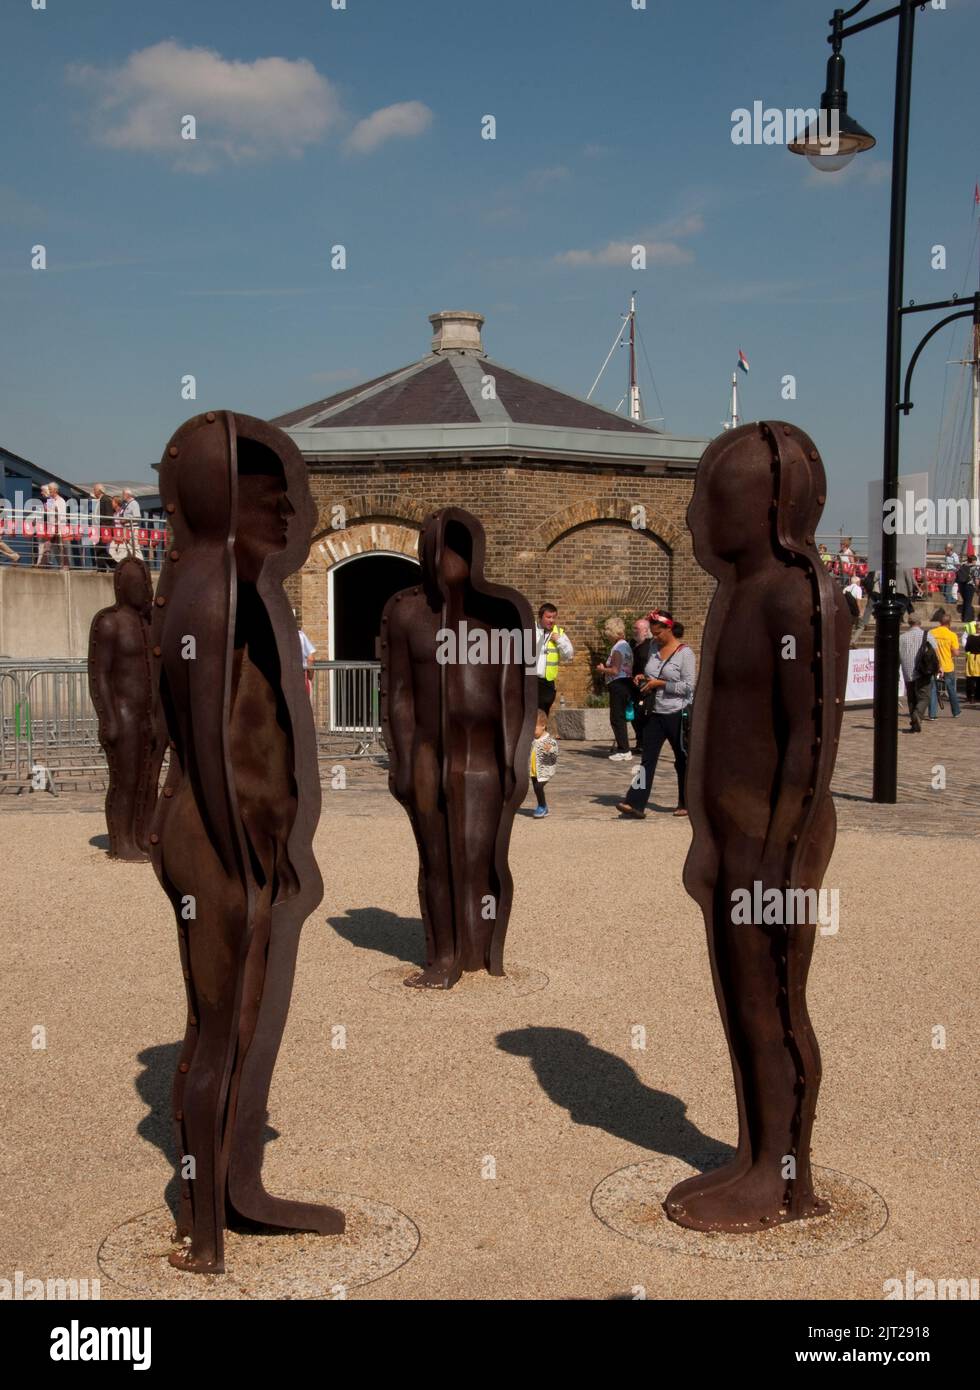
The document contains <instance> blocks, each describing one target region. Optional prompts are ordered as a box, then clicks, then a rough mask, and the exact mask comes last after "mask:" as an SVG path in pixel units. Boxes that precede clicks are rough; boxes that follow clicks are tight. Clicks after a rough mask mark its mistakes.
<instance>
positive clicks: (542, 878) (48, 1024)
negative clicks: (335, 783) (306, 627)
mask: <svg viewBox="0 0 980 1390" xmlns="http://www.w3.org/2000/svg"><path fill="white" fill-rule="evenodd" d="M964 722H965V721H964ZM974 737H975V733H974ZM580 751H584V750H580ZM573 763H574V759H573V758H571V757H569V758H568V759H567V764H568V772H569V776H568V777H567V780H566V784H565V788H564V790H562V786H561V772H560V773H559V777H558V779H556V782H555V784H554V788H555V789H554V793H553V795H552V796H551V798H550V799H551V801H552V804H553V811H552V814H551V815H550V816H549V817H548V819H546V820H544V821H541V822H535V821H532V820H531V819H530V817H529V816H528V815H527V814H523V815H521V816H519V817H518V820H517V823H516V825H515V831H514V841H513V849H512V865H513V870H514V877H515V882H516V893H515V905H514V912H513V916H512V919H511V924H510V932H509V936H508V943H507V961H508V962H509V963H510V964H511V965H512V966H513V967H514V968H515V969H514V975H515V979H514V981H512V982H508V983H506V984H504V985H502V986H496V985H495V984H494V983H493V982H491V981H490V980H489V979H488V978H481V979H474V980H472V981H467V984H466V987H465V988H462V989H459V990H456V991H453V992H452V993H451V994H450V995H448V996H446V995H438V996H433V995H428V994H426V995H420V994H419V993H418V992H417V991H414V990H406V989H402V988H401V987H400V986H399V984H398V973H399V970H400V969H404V970H407V969H408V965H409V963H414V962H418V961H420V960H421V958H422V927H421V922H420V920H419V916H418V906H417V899H416V895H415V882H416V872H417V870H416V864H417V860H416V854H415V846H414V841H413V839H412V835H411V832H410V828H409V825H408V821H407V819H406V818H405V816H404V814H403V813H402V811H401V810H400V808H399V807H398V806H397V805H396V804H395V803H394V802H393V801H392V800H391V799H390V798H389V797H388V795H387V793H386V792H385V791H384V790H383V779H382V778H381V777H380V775H378V776H370V775H364V776H361V777H360V778H359V779H355V780H354V782H353V783H352V785H351V786H350V787H348V789H347V790H346V791H343V792H340V791H330V790H326V791H325V793H324V813H323V817H322V820H321V823H320V827H319V831H318V834H317V840H316V849H317V854H318V858H319V862H320V866H321V869H322V872H323V877H324V880H325V883H326V895H325V898H324V901H323V904H322V905H321V907H320V908H319V909H318V911H317V912H316V913H315V914H314V916H313V917H311V919H310V921H309V922H308V924H307V927H306V929H305V932H304V937H303V943H302V947H301V952H300V962H299V969H298V974H297V982H296V988H295V992H294V996H293V1006H292V1011H291V1013H290V1019H289V1024H288V1027H287V1031H286V1036H285V1039H284V1042H283V1046H282V1050H281V1052H280V1055H279V1063H278V1066H277V1070H276V1075H275V1079H274V1082H273V1090H272V1096H271V1100H270V1125H271V1127H272V1131H271V1133H270V1142H269V1143H268V1146H267V1149H266V1177H267V1182H268V1185H269V1186H270V1187H271V1188H272V1190H274V1191H276V1192H279V1193H281V1194H282V1195H286V1196H288V1195H303V1194H305V1195H312V1194H316V1193H322V1194H332V1195H334V1196H335V1195H336V1194H338V1193H339V1194H343V1193H348V1194H356V1195H357V1196H359V1197H360V1198H362V1199H367V1200H368V1201H369V1202H370V1203H375V1204H383V1206H384V1207H386V1208H394V1209H395V1211H396V1212H401V1213H404V1214H405V1215H406V1216H407V1217H409V1218H410V1220H411V1222H413V1223H414V1224H415V1226H417V1228H418V1231H419V1232H420V1233H421V1241H420V1244H419V1247H418V1250H417V1252H416V1253H415V1254H414V1255H413V1256H412V1257H411V1258H409V1259H408V1260H407V1262H406V1263H403V1264H401V1266H400V1267H399V1268H397V1269H396V1270H395V1271H394V1272H392V1273H388V1274H386V1275H384V1276H383V1277H380V1278H378V1279H376V1280H375V1281H374V1282H370V1283H365V1284H362V1285H360V1286H359V1287H357V1288H355V1289H353V1290H352V1292H351V1295H350V1296H351V1297H360V1298H398V1299H413V1298H445V1299H454V1298H460V1297H467V1298H501V1297H503V1298H592V1299H605V1298H614V1297H617V1296H623V1295H624V1294H627V1295H628V1293H629V1291H630V1290H635V1289H636V1288H637V1287H641V1288H642V1289H644V1290H645V1291H646V1294H647V1296H648V1297H651V1298H655V1297H674V1298H712V1297H721V1298H788V1297H805V1298H815V1299H822V1298H827V1299H831V1298H864V1299H880V1298H881V1297H882V1293H883V1289H882V1285H883V1281H884V1280H886V1279H889V1278H900V1279H903V1280H904V1278H905V1272H906V1270H907V1269H908V1268H913V1269H915V1270H916V1271H917V1274H918V1276H928V1277H931V1278H934V1279H936V1278H946V1277H967V1278H969V1277H971V1276H972V1277H975V1276H976V1275H977V1274H978V1273H980V1267H978V1266H980V1261H978V1258H977V1254H978V1252H977V1245H976V1201H975V1173H976V1164H977V1145H976V1137H977V1122H976V1108H975V1081H976V1069H975V1057H976V1014H977V1011H976V985H975V981H976V978H977V971H976V946H975V943H976V923H975V916H976V914H975V911H974V910H973V908H972V907H971V906H970V902H971V892H970V885H971V884H973V883H975V882H977V880H978V870H980V849H978V845H977V841H976V839H975V838H974V836H973V830H974V828H975V827H974V825H973V824H972V823H970V822H969V821H966V822H962V823H960V824H961V825H962V828H963V829H965V830H966V831H967V833H966V834H964V835H962V836H961V837H959V838H958V837H956V836H953V835H948V834H947V835H946V836H945V838H944V839H943V841H942V842H938V841H937V839H935V838H932V837H931V836H929V837H920V838H918V839H910V838H909V834H908V831H907V828H896V829H895V830H894V831H893V832H892V831H887V830H886V829H885V828H884V827H882V826H881V825H880V824H877V825H875V827H874V830H873V833H870V832H869V831H868V830H862V829H851V828H847V825H845V828H843V829H842V830H841V831H840V833H839V836H838V842H837V850H836V853H835V857H834V860H833V862H832V864H831V868H830V871H829V873H828V876H827V880H826V885H827V886H828V887H838V888H839V890H840V929H839V931H838V933H837V934H836V935H834V936H826V937H822V938H821V939H820V940H819V941H818V946H817V950H816V953H815V959H814V965H813V970H812V974H811V988H810V1006H811V1013H812V1015H813V1018H814V1022H815V1025H816V1028H817V1032H818V1036H819V1039H820V1045H821V1049H822V1053H823V1059H824V1084H823V1089H822V1091H821V1096H820V1104H819V1112H818V1116H817V1123H816V1127H815V1135H814V1149H813V1157H814V1162H815V1163H816V1164H817V1165H818V1166H819V1167H821V1168H823V1169H826V1170H832V1171H833V1172H834V1173H836V1174H840V1175H843V1176H844V1177H845V1178H848V1179H851V1180H853V1181H854V1183H856V1184H859V1185H861V1188H862V1189H863V1188H870V1189H872V1190H873V1193H875V1194H878V1197H879V1198H880V1199H881V1200H882V1201H883V1202H884V1204H885V1206H886V1207H887V1213H888V1216H887V1221H886V1222H885V1224H884V1226H883V1228H882V1229H880V1230H879V1231H878V1232H877V1233H876V1234H872V1235H871V1236H870V1238H867V1239H862V1240H859V1241H858V1243H856V1244H850V1245H849V1246H848V1248H845V1249H835V1248H834V1241H833V1240H830V1241H825V1242H821V1241H816V1242H813V1241H802V1242H800V1244H799V1248H800V1249H801V1250H802V1251H803V1252H805V1253H803V1254H798V1255H796V1256H793V1255H791V1256H790V1257H788V1258H776V1259H766V1258H755V1259H750V1260H739V1259H721V1258H712V1257H711V1254H710V1252H706V1251H705V1250H703V1249H701V1248H694V1247H693V1246H692V1247H685V1248H682V1249H681V1248H669V1246H663V1245H660V1244H657V1243H649V1242H648V1241H645V1240H644V1239H641V1238H636V1239H631V1238H629V1237H628V1236H627V1235H624V1234H622V1233H619V1232H617V1231H616V1230H614V1229H612V1228H611V1227H610V1226H609V1225H607V1224H604V1223H603V1222H602V1221H600V1219H598V1217H597V1215H596V1214H595V1211H594V1210H593V1205H592V1197H593V1193H594V1191H595V1189H596V1188H597V1187H599V1185H600V1184H602V1183H603V1182H604V1180H605V1179H607V1178H609V1177H610V1175H611V1174H613V1173H615V1172H617V1171H619V1170H622V1169H627V1168H629V1167H630V1166H631V1165H638V1164H644V1163H648V1162H649V1163H656V1162H659V1161H661V1160H677V1161H679V1162H680V1163H684V1162H686V1161H688V1160H689V1159H691V1158H695V1159H697V1158H698V1157H699V1156H702V1157H703V1158H705V1160H706V1161H712V1160H715V1161H716V1160H717V1157H718V1156H719V1155H723V1154H724V1153H725V1151H726V1149H727V1146H730V1145H731V1144H733V1142H734V1139H735V1133H734V1124H735V1111H734V1099H733V1092H732V1084H731V1079H730V1074H729V1069H728V1058H727V1052H726V1049H725V1046H724V1041H723V1037H722V1033H721V1027H720V1024H719V1021H718V1018H717V1014H716V1011H715V1005H714V1000H713V995H712V990H711V983H710V977H709V972H708V963H707V952H706V947H705V941H704V933H703V928H702V925H701V922H700V918H699V915H698V913H697V911H696V909H695V907H694V905H693V903H692V902H691V901H690V900H689V899H688V898H687V897H686V895H685V894H684V892H683V889H682V888H681V886H680V883H679V869H680V866H681V863H682V862H683V857H684V854H685V852H686V849H687V844H688V841H689V835H690V831H689V828H688V824H687V822H685V821H680V820H676V819H674V818H672V817H670V816H669V815H656V814H651V816H650V817H648V819H647V821H646V822H644V823H643V824H642V825H641V824H635V823H629V822H621V821H619V820H617V819H616V818H615V816H614V815H613V814H612V813H611V812H610V809H609V804H608V797H610V796H612V797H614V796H615V794H616V793H617V791H619V790H620V789H621V788H620V784H621V783H625V779H624V774H623V770H622V768H621V767H618V766H617V765H616V764H612V765H607V764H605V763H604V762H602V761H601V760H599V759H598V758H596V759H595V760H594V761H592V763H591V767H592V769H593V770H592V772H591V774H590V775H591V777H592V779H593V784H594V785H593V790H594V791H595V799H594V801H593V802H592V803H591V806H590V810H589V814H588V815H581V814H577V813H576V811H577V808H578V806H579V793H578V790H577V779H576V777H575V776H574V775H572V772H571V768H572V765H573ZM583 765H584V764H583ZM607 783H608V787H607V786H606V784H607ZM657 785H658V788H659V787H660V785H661V782H660V779H658V784H657ZM663 786H664V788H665V789H667V790H669V777H668V778H667V779H666V781H664V783H663ZM654 800H655V801H657V800H658V797H657V795H656V794H655V797H654ZM659 801H660V802H661V803H662V804H663V805H665V806H666V805H669V804H670V803H669V796H666V795H665V796H660V797H659ZM97 803H98V798H97V797H94V798H93V797H89V798H87V799H85V798H74V799H73V798H72V797H69V796H63V797H61V798H59V799H57V800H55V799H53V798H46V797H37V798H35V797H31V798H29V799H28V798H17V799H16V800H11V799H9V798H7V799H5V804H4V807H3V810H4V814H3V816H2V821H0V833H2V835H3V846H4V858H5V861H6V868H7V877H6V894H5V913H4V923H3V930H4V934H5V938H6V939H5V943H4V957H5V961H6V972H5V973H6V989H5V996H6V1007H5V1008H4V1010H3V1013H2V1028H3V1032H4V1035H5V1036H4V1056H5V1059H6V1065H5V1067H4V1071H3V1077H2V1081H0V1088H2V1101H3V1110H4V1114H5V1117H6V1122H5V1133H4V1167H5V1170H6V1174H5V1178H4V1184H3V1198H2V1204H0V1231H2V1234H0V1277H4V1278H11V1279H12V1278H13V1277H14V1271H16V1270H22V1271H23V1272H24V1275H25V1277H40V1278H48V1277H51V1278H54V1277H61V1278H85V1277H88V1278H93V1277H99V1276H100V1268H99V1265H98V1263H97V1254H98V1251H99V1248H100V1246H101V1245H102V1243H103V1241H105V1240H106V1238H107V1237H108V1236H110V1234H111V1233H115V1232H117V1230H118V1228H119V1227H121V1226H123V1225H125V1224H126V1223H127V1222H131V1221H132V1220H133V1218H134V1217H136V1216H138V1215H139V1214H140V1213H145V1212H150V1211H152V1210H153V1209H155V1208H159V1206H160V1205H161V1202H162V1200H163V1194H164V1191H165V1189H166V1188H167V1185H168V1182H169V1181H170V1177H171V1172H172V1169H171V1158H170V1155H169V1132H170V1126H169V1088H170V1082H171V1076H172V1072H173V1068H174V1064H175V1053H176V1048H177V1043H178V1039H179V1038H180V1036H181V1033H182V1027H183V1008H182V990H181V979H180V972H179V969H178V964H177V950H176V941H175V932H174V924H173V920H172V916H171V914H170V910H169V907H168V905H167V903H166V900H165V899H164V896H163V894H162V892H161V890H160V889H159V887H158V886H157V883H156V880H155V878H154V876H153V872H152V870H151V869H150V867H149V866H148V865H123V864H114V863H110V862H109V861H107V859H106V857H105V853H104V850H103V849H102V848H101V847H100V846H101V844H102V843H103V842H102V840H101V838H100V837H102V836H103V835H104V831H105V825H104V821H103V820H102V817H101V815H100V814H99V812H98V810H97ZM526 809H527V810H529V809H530V803H529V804H528V807H527V808H526ZM851 820H852V818H851V816H848V825H849V824H850V823H851ZM639 841H642V845H641V844H640V843H639ZM943 884H947V885H948V887H947V888H946V889H945V890H944V889H943V888H942V887H941V885H943ZM38 1026H41V1027H43V1028H44V1029H45V1030H46V1038H45V1041H46V1047H45V1048H44V1049H40V1048H35V1047H32V1036H34V1035H33V1033H32V1030H34V1029H36V1028H37V1027H38ZM340 1026H342V1028H343V1029H344V1030H345V1033H343V1034H341V1033H338V1032H337V1029H338V1027H340ZM937 1028H941V1029H943V1030H945V1047H943V1048H937V1047H936V1046H934V1041H935V1039H936V1038H937V1037H938V1036H939V1035H937V1034H936V1033H935V1032H934V1030H935V1029H937ZM341 1038H343V1039H344V1040H345V1041H346V1046H345V1047H343V1048H341V1047H338V1046H336V1043H337V1041H338V1040H340V1039H341ZM637 1043H643V1044H644V1045H643V1046H642V1047H639V1046H636V1044H637ZM603 1191H604V1192H608V1191H609V1185H608V1184H607V1187H606V1188H605V1189H603ZM869 1222H870V1218H869ZM873 1224H874V1223H873V1222H870V1225H869V1229H870V1228H871V1226H873ZM297 1239H300V1240H304V1241H305V1240H308V1238H306V1237H301V1238H297ZM753 1239H755V1238H753ZM116 1243H117V1244H118V1239H117V1240H116ZM818 1249H819V1250H822V1251H824V1252H825V1253H813V1252H814V1250H818ZM806 1252H809V1253H806ZM276 1258H277V1259H278V1260H279V1261H280V1263H281V1262H282V1253H281V1249H280V1250H279V1252H278V1254H277V1256H276ZM328 1263H329V1262H328ZM239 1272H240V1271H239ZM325 1277H327V1278H328V1277H329V1270H328V1271H327V1275H326V1276H325ZM101 1278H102V1296H103V1297H104V1298H112V1297H126V1296H129V1294H128V1289H126V1288H125V1287H123V1286H122V1285H121V1284H118V1283H116V1282H115V1281H114V1280H112V1279H111V1278H109V1277H108V1275H107V1274H106V1272H105V1271H102V1273H101ZM184 1278H185V1279H190V1280H193V1279H194V1276H184ZM233 1279H234V1271H233V1270H232V1268H231V1261H229V1280H230V1284H229V1292H230V1293H231V1292H232V1288H231V1283H232V1282H233ZM288 1282H289V1281H288V1262H286V1266H285V1272H284V1273H283V1287H282V1290H281V1291H282V1292H283V1293H284V1294H285V1293H288V1291H289V1289H288ZM259 1284H260V1286H261V1288H262V1293H261V1294H260V1295H259V1296H274V1294H275V1292H276V1283H275V1279H274V1277H273V1276H272V1273H271V1272H270V1271H268V1270H267V1271H266V1277H265V1278H264V1281H261V1280H260V1281H259ZM185 1296H186V1295H185ZM211 1296H214V1295H213V1294H211Z"/></svg>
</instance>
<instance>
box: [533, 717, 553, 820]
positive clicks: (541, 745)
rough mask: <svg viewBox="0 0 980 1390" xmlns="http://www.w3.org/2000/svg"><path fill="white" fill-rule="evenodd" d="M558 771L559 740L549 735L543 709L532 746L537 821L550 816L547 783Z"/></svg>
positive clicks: (537, 721) (534, 815)
mask: <svg viewBox="0 0 980 1390" xmlns="http://www.w3.org/2000/svg"><path fill="white" fill-rule="evenodd" d="M557 769H558V740H557V739H556V738H555V736H554V734H549V733H548V716H547V715H546V714H545V712H544V710H543V709H539V710H538V717H537V720H536V722H535V725H534V742H533V743H532V744H531V786H532V787H533V789H534V798H535V800H536V801H537V803H538V804H537V806H535V808H534V810H533V811H532V812H531V815H532V816H533V817H534V819H535V820H543V819H544V817H545V816H546V815H547V814H548V801H547V797H546V796H545V790H544V788H545V783H546V782H549V781H550V780H551V778H552V777H554V775H555V772H556V771H557Z"/></svg>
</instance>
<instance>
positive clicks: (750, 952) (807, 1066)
mask: <svg viewBox="0 0 980 1390" xmlns="http://www.w3.org/2000/svg"><path fill="white" fill-rule="evenodd" d="M825 492H826V481H825V476H824V470H823V465H822V463H821V461H820V457H819V454H818V453H817V450H816V448H815V447H814V445H813V442H812V441H811V440H810V439H809V438H808V437H807V435H805V434H804V433H803V432H802V430H798V429H796V428H795V427H794V426H792V425H786V424H782V423H764V424H755V425H746V426H744V427H742V428H741V429H736V430H732V431H730V432H729V433H726V434H724V435H722V436H720V437H719V438H718V439H716V440H715V441H714V443H712V444H711V445H710V446H709V448H708V449H707V451H706V452H705V454H704V456H703V457H702V459H701V463H700V465H699V468H698V474H697V481H696V484H695V490H694V496H693V498H692V501H691V505H690V508H689V510H688V524H689V526H690V528H691V532H692V534H693V538H694V550H695V555H696V556H697V559H698V561H699V562H700V564H701V565H703V567H704V568H705V569H707V570H708V571H709V572H710V573H711V574H712V575H714V576H715V577H716V578H717V580H718V589H717V592H716V594H715V596H714V599H713V600H712V604H711V608H710V610H709V613H708V618H707V624H706V627H705V633H704V639H703V643H702V649H701V677H700V681H699V684H698V693H697V697H696V700H695V705H694V712H693V735H692V740H691V749H690V760H689V764H688V782H687V787H688V793H687V795H688V806H689V809H690V816H691V823H692V827H693V831H694V839H693V843H692V846H691V850H690V853H689V854H688V857H687V863H686V865H685V869H684V884H685V887H686V888H687V891H688V892H689V893H690V894H691V896H692V897H693V898H694V899H695V900H696V901H697V902H698V904H699V905H700V907H701V910H702V912H703V914H704V920H705V925H706V928H707V934H708V950H709V955H710V959H711V970H712V976H713V979H714V986H715V995H716V998H717V1001H718V1007H719V1010H720V1013H721V1017H722V1022H723V1025H724V1028H725V1033H726V1037H727V1040H728V1047H729V1052H730V1055H731V1062H732V1069H733V1073H734V1080H735V1092H736V1100H737V1105H738V1148H737V1152H736V1154H735V1157H734V1158H733V1159H732V1160H731V1161H730V1162H729V1163H726V1164H725V1165H724V1166H723V1167H721V1168H718V1169H716V1170H714V1171H711V1172H707V1173H701V1174H697V1175H696V1176H695V1177H692V1178H689V1179H687V1180H686V1181H684V1182H682V1183H679V1184H678V1185H677V1186H675V1187H674V1188H673V1189H672V1190H671V1192H669V1193H668V1195H667V1198H666V1200H665V1202H664V1209H665V1211H666V1213H667V1215H668V1216H669V1217H670V1218H671V1220H673V1221H676V1222H677V1223H678V1224H680V1225H682V1226H688V1227H692V1228H694V1229H697V1230H714V1231H738V1232H744V1231H750V1230H755V1231H758V1230H760V1229H764V1228H766V1227H768V1226H774V1225H778V1224H780V1223H781V1222H784V1221H790V1220H795V1219H798V1218H801V1217H808V1216H815V1215H818V1214H820V1213H821V1212H823V1211H825V1210H826V1209H827V1207H826V1203H825V1202H823V1201H821V1199H820V1198H819V1197H818V1196H817V1195H816V1193H815V1192H814V1188H813V1179H812V1174H811V1167H810V1138H811V1133H812V1128H813V1119H814V1113H815V1110H816V1102H817V1090H818V1087H819V1084H820V1054H819V1051H818V1048H817V1041H816V1037H815V1035H814V1031H813V1027H812V1025H811V1022H810V1018H809V1015H808V1013H807V1007H806V980H807V973H808V970H809V966H810V958H811V955H812V952H813V945H814V939H815V933H816V921H817V913H816V911H815V910H814V909H815V901H816V900H817V892H818V890H819V889H820V887H821V883H822V880H823V875H824V872H825V871H826V868H827V865H828V863H829V861H830V856H831V854H832V852H833V847H834V838H835V833H836V818H835V813H834V806H833V801H832V800H831V796H830V779H831V774H832V772H833V768H834V760H835V758H836V753H837V742H838V737H839V731H840V725H841V717H842V714H843V696H844V688H845V684H846V679H847V649H848V640H849V633H850V622H849V619H848V616H847V612H846V609H845V608H844V606H843V603H842V602H841V600H840V597H839V592H838V589H837V586H836V585H835V583H834V582H833V580H832V579H831V578H830V576H829V575H828V574H827V571H826V568H825V566H824V564H823V563H822V561H821V559H820V556H819V553H818V552H817V550H816V548H815V546H814V532H815V529H816V525H817V521H818V520H819V517H820V515H821V512H822V510H823V505H824V501H825ZM801 893H802V895H803V896H802V897H801V896H800V894H801ZM760 900H763V901H765V902H766V903H767V909H766V912H765V913H764V914H763V915H762V920H761V921H760V920H758V917H759V914H758V912H756V911H753V912H752V913H750V917H751V920H745V910H744V908H745V904H746V902H751V903H753V904H758V903H759V901H760ZM780 904H781V905H782V915H781V916H780V915H779V914H778V913H777V912H771V911H770V910H769V908H770V907H777V908H778V906H779V905H780ZM801 904H805V907H804V913H803V915H804V921H803V922H802V923H801V922H800V920H799V916H800V911H799V909H800V907H801Z"/></svg>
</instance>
